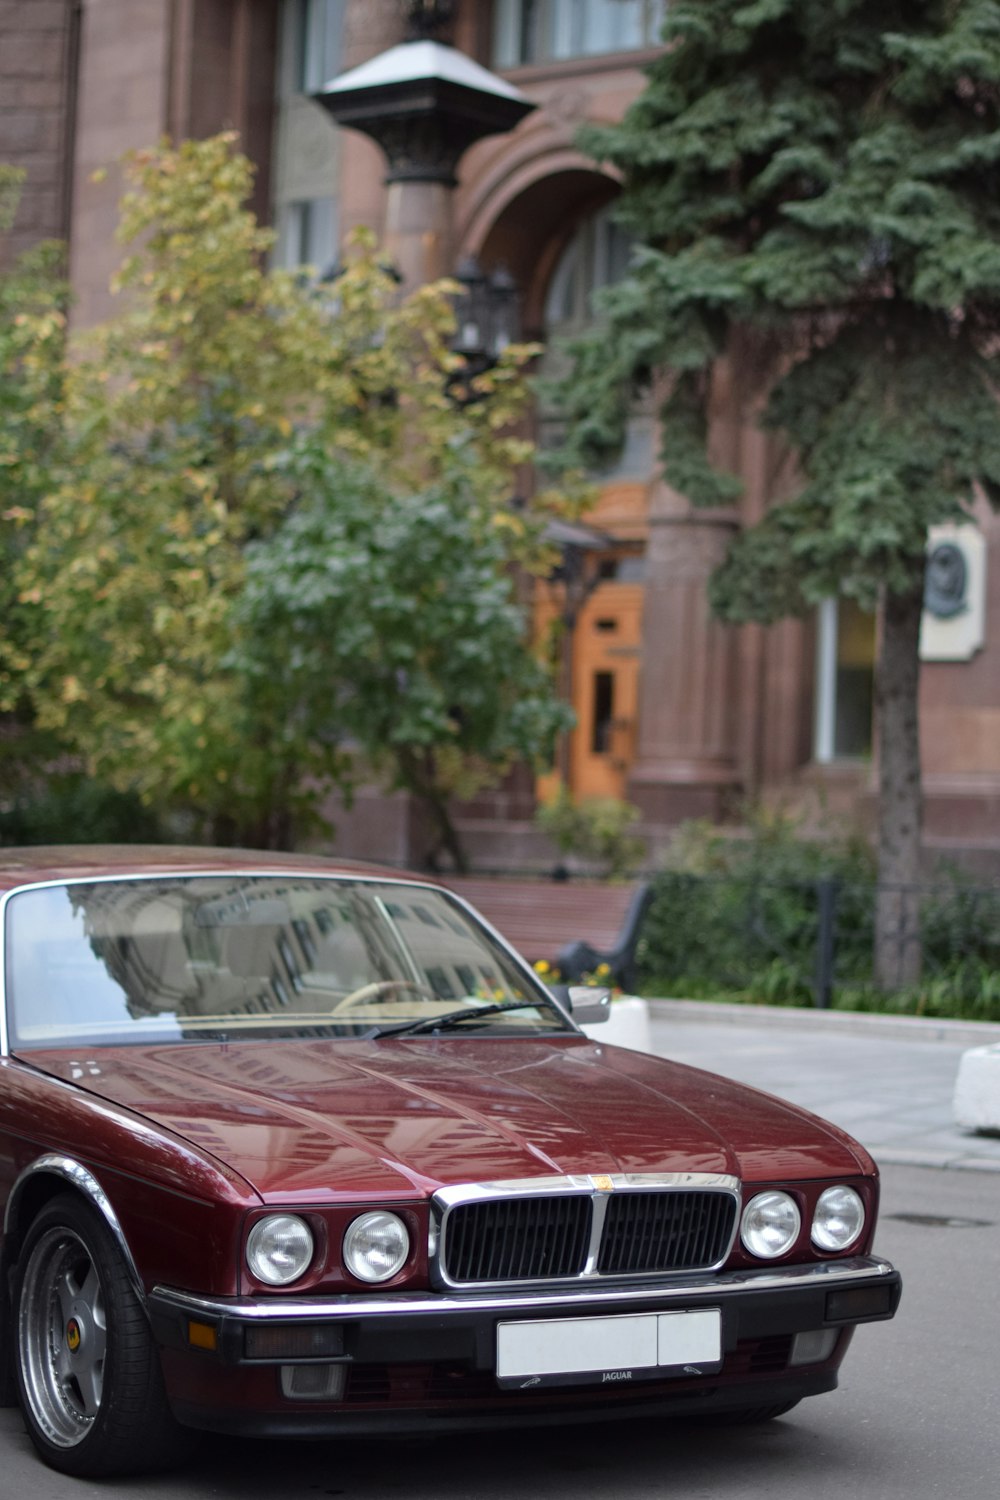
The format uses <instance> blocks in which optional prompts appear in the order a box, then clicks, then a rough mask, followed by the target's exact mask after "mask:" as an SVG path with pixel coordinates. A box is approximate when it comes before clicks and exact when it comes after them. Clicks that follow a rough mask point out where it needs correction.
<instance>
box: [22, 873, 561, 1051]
mask: <svg viewBox="0 0 1000 1500" xmlns="http://www.w3.org/2000/svg"><path fill="white" fill-rule="evenodd" d="M296 876H304V877H306V878H310V879H314V880H328V881H330V882H331V883H334V884H336V883H340V884H343V883H345V882H348V881H349V882H351V883H352V884H354V885H392V886H399V887H400V888H401V889H403V890H424V891H433V892H436V893H437V895H439V896H442V897H444V899H445V900H446V901H450V902H452V903H453V904H454V905H456V906H458V907H460V908H461V909H462V910H463V911H464V912H465V914H466V915H467V916H468V917H470V918H471V919H472V921H473V922H474V923H475V924H476V925H477V926H479V927H480V928H481V929H482V930H483V931H484V932H486V933H488V934H489V936H490V937H491V938H492V939H493V941H494V942H495V943H498V944H499V945H500V947H501V948H502V949H503V950H504V952H505V954H509V955H510V957H511V958H512V959H513V961H514V964H515V967H516V968H518V969H519V970H520V971H521V972H522V973H523V974H525V975H526V976H527V977H528V979H529V980H530V983H531V988H532V989H533V990H538V991H539V992H540V999H539V1008H540V1009H542V1008H543V1005H544V1004H545V1003H547V1004H548V1005H549V1006H551V1008H552V1009H553V1010H554V1011H555V1012H556V1013H557V1015H559V1016H561V1017H562V1018H563V1020H564V1021H565V1022H566V1023H567V1024H566V1026H565V1027H564V1028H562V1029H561V1030H560V1031H558V1032H556V1033H554V1034H555V1035H557V1036H583V1035H584V1033H583V1032H582V1031H581V1029H580V1027H579V1026H578V1025H577V1023H576V1022H575V1021H574V1020H573V1016H572V1014H571V1013H570V1011H568V1010H567V1008H566V1007H565V1006H564V1005H563V1004H562V1003H561V1001H559V1000H558V999H557V998H556V996H555V995H553V994H552V992H551V991H550V990H549V989H548V987H547V986H546V985H544V984H543V983H542V982H541V980H540V979H539V977H538V975H537V974H536V973H535V971H534V969H533V968H532V967H531V965H530V964H529V963H528V961H527V959H525V958H523V957H522V956H521V954H520V953H518V951H517V949H516V948H514V947H512V946H511V944H510V943H508V941H507V939H506V938H505V937H503V936H502V935H501V933H499V932H498V931H497V929H496V928H495V927H494V926H493V925H492V924H491V923H490V922H487V920H486V918H485V917H484V916H483V915H482V913H481V912H479V911H477V910H476V908H475V907H474V906H472V905H471V903H470V902H468V901H466V899H465V897H464V896H460V895H458V893H457V892H456V891H451V890H449V889H448V887H447V886H443V885H435V884H434V882H433V881H429V880H405V879H403V878H402V877H401V876H399V875H372V874H368V873H364V874H354V873H353V872H350V873H343V874H337V873H335V872H334V871H332V870H331V871H330V873H329V874H325V873H324V872H323V871H322V870H306V869H297V868H295V867H289V868H287V869H273V868H272V869H263V870H247V869H240V868H237V869H218V868H211V867H210V868H207V869H203V870H191V869H185V868H178V869H170V870H143V871H141V872H135V873H129V872H128V871H127V870H124V871H123V872H122V873H121V874H118V875H72V876H67V877H66V878H64V879H59V880H28V881H25V883H24V884H23V885H15V886H11V887H10V889H9V890H6V891H4V892H3V894H2V895H0V1058H5V1057H10V1055H11V1053H10V1029H9V1026H8V1020H7V907H8V906H9V904H10V902H11V901H12V900H13V898H14V897H15V896H20V895H24V894H26V893H27V892H29V891H48V890H58V889H59V888H60V887H62V886H73V885H126V884H134V883H136V882H138V881H152V880H202V879H204V880H223V879H232V880H288V879H293V878H295V877H296ZM458 1034H459V1033H455V1035H458ZM552 1034H553V1033H551V1032H548V1031H539V1032H537V1033H529V1034H528V1035H527V1037H526V1039H527V1040H531V1038H532V1036H535V1037H537V1038H539V1039H540V1038H542V1037H545V1036H550V1035H552ZM53 1045H59V1044H58V1043H53Z"/></svg>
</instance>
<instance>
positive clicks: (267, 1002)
mask: <svg viewBox="0 0 1000 1500" xmlns="http://www.w3.org/2000/svg"><path fill="white" fill-rule="evenodd" d="M6 941H7V958H8V964H7V975H8V989H7V995H8V1010H9V1014H10V1028H11V1033H12V1039H13V1041H14V1043H15V1045H17V1044H21V1045H27V1046H32V1045H34V1046H55V1045H58V1044H59V1043H60V1042H61V1041H67V1042H68V1041H78V1040H87V1041H88V1042H89V1043H91V1044H100V1043H101V1042H104V1043H106V1044H108V1045H111V1044H115V1043H120V1042H127V1041H186V1040H219V1039H224V1038H230V1037H236V1036H240V1035H248V1036H258V1037H259V1036H286V1037H287V1036H324V1037H329V1036H353V1037H357V1036H358V1035H359V1034H361V1033H362V1032H364V1031H372V1030H373V1029H374V1028H379V1029H381V1028H385V1029H386V1030H387V1031H388V1030H389V1029H390V1028H391V1026H392V1025H393V1024H394V1023H397V1022H399V1023H401V1022H406V1021H411V1020H424V1019H429V1018H431V1017H433V1016H434V1015H436V1014H441V1015H445V1014H447V1013H448V1012H450V1011H454V1010H455V1008H456V1006H457V1005H458V1006H466V1005H467V1006H474V1005H482V1006H483V1007H484V1008H485V1007H488V1006H497V1005H503V1004H516V1005H517V1007H518V1008H517V1011H516V1014H513V1015H508V1014H507V1013H505V1012H504V1011H495V1012H493V1013H492V1016H491V1025H495V1026H496V1028H497V1029H498V1030H500V1029H503V1030H505V1031H509V1030H510V1029H511V1028H516V1029H519V1030H522V1031H523V1030H534V1031H537V1030H553V1029H564V1028H565V1027H566V1022H565V1020H564V1018H563V1017H562V1016H561V1015H560V1014H559V1012H558V1011H557V1010H556V1009H555V1007H554V1006H552V1005H551V1004H550V1003H549V1002H548V999H547V996H546V994H545V991H544V990H542V989H541V988H540V987H539V986H538V985H537V984H536V983H535V982H534V981H533V979H532V977H531V976H530V974H528V973H526V972H525V971H524V969H523V968H521V967H520V966H519V965H518V964H517V963H515V962H514V961H513V960H512V959H511V957H510V956H509V955H508V954H507V953H506V952H505V950H504V949H503V948H501V947H500V946H499V945H498V944H497V943H496V942H494V940H493V939H492V938H491V937H490V936H489V935H488V934H487V933H485V932H484V931H483V930H482V929H481V928H480V927H479V926H478V924H476V923H475V922H474V921H473V920H472V919H471V918H470V917H469V916H468V915H467V914H466V912H465V911H464V909H463V908H462V907H461V906H459V905H458V904H457V903H456V902H454V901H452V900H451V898H450V897H449V896H448V895H447V894H446V893H444V892H441V891H438V890H436V889H434V888H432V887H427V886H420V885H409V884H407V883H403V882H401V883H399V884H395V883H391V882H376V881H364V880H338V879H323V878H313V877H299V876H291V877H279V876H266V877H265V876H244V875H240V876H191V877H185V878H173V879H170V878H156V879H150V880H114V881H96V882H93V883H89V884H83V883H81V884H69V885H64V886H53V887H48V888H39V889H37V890H29V891H22V892H19V893H17V894H16V895H15V896H14V897H12V899H11V901H10V902H9V904H8V908H7V932H6Z"/></svg>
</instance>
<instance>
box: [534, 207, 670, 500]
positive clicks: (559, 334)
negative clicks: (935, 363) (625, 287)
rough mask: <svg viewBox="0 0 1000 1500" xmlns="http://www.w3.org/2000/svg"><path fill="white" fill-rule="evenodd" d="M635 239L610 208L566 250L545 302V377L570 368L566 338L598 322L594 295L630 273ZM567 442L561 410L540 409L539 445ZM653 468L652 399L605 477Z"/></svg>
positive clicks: (643, 473)
mask: <svg viewBox="0 0 1000 1500" xmlns="http://www.w3.org/2000/svg"><path fill="white" fill-rule="evenodd" d="M631 256H632V239H631V237H630V236H629V235H628V234H627V233H626V231H625V230H624V229H622V227H621V225H620V224H618V223H617V222H616V221H615V219H614V217H613V206H612V205H611V204H609V205H608V206H607V207H606V208H602V209H601V210H600V211H599V212H598V213H596V214H594V216H593V217H592V218H590V219H587V220H586V222H585V223H583V224H582V225H581V226H580V228H579V229H578V230H577V232H576V234H575V235H574V236H573V238H572V239H571V240H570V242H569V244H568V245H567V246H566V248H565V250H564V251H563V253H562V255H561V257H560V259H559V262H558V264H557V266H556V268H555V271H554V272H553V275H552V280H551V281H550V283H549V289H548V294H547V296H546V298H545V314H544V316H545V336H546V341H547V348H546V352H545V355H544V356H543V360H542V374H543V375H544V376H545V378H546V379H556V380H557V379H559V378H560V377H562V376H564V375H566V374H567V373H568V372H569V369H570V368H571V364H570V356H569V355H568V354H567V352H566V349H565V341H566V340H567V339H572V338H576V337H577V336H579V335H580V334H582V333H584V332H585V331H586V329H588V328H590V327H592V326H593V324H594V323H595V322H597V321H598V319H599V317H600V314H599V312H598V311H596V310H595V307H594V293H595V292H599V291H600V290H601V289H602V287H608V286H613V285H614V284H615V282H618V281H621V280H622V278H623V277H624V276H625V275H626V274H627V272H628V268H629V262H630V260H631ZM564 439H565V430H564V424H563V422H562V420H561V418H560V414H559V412H558V411H557V410H554V409H552V408H551V407H547V406H546V405H545V398H544V397H543V399H542V403H541V404H540V406H539V409H538V441H539V443H540V444H541V446H542V447H543V448H552V447H556V446H558V445H559V443H560V442H562V441H564ZM652 467H653V420H652V413H651V409H650V401H649V398H648V397H647V398H645V399H644V400H641V401H640V402H639V404H638V406H637V408H636V410H635V411H634V412H633V414H632V416H631V417H630V418H629V422H628V426H627V429H626V434H625V445H624V448H623V450H622V453H621V455H620V457H619V458H618V460H617V462H616V463H615V464H614V465H613V466H612V467H611V468H610V469H608V470H606V471H605V472H604V473H603V474H600V475H595V476H594V477H595V478H600V479H612V478H614V479H625V478H634V477H642V478H645V477H648V475H649V474H650V473H651V472H652Z"/></svg>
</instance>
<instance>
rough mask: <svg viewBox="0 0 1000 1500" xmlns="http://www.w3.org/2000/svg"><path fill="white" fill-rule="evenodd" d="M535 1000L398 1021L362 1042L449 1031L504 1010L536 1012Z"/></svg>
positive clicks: (377, 1029)
mask: <svg viewBox="0 0 1000 1500" xmlns="http://www.w3.org/2000/svg"><path fill="white" fill-rule="evenodd" d="M539 1008H540V1004H539V1001H537V1000H499V1001H497V1003H496V1004H495V1005H463V1007H462V1009H461V1010H446V1011H445V1013H444V1015H443V1016H421V1017H420V1019H419V1020H418V1021H400V1022H399V1024H398V1025H396V1026H376V1027H374V1028H373V1029H372V1030H371V1031H366V1032H365V1034H364V1036H363V1037H362V1038H361V1040H362V1041H364V1042H369V1041H373V1040H374V1039H375V1038H376V1037H380V1036H416V1035H417V1034H418V1033H419V1032H421V1031H450V1030H451V1029H452V1027H454V1026H461V1024H462V1022H463V1021H478V1020H480V1018H481V1017H483V1016H498V1015H499V1014H500V1012H501V1011H505V1010H537V1009H539Z"/></svg>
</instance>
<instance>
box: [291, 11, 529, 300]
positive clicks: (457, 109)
mask: <svg viewBox="0 0 1000 1500" xmlns="http://www.w3.org/2000/svg"><path fill="white" fill-rule="evenodd" d="M453 10H454V6H453V5H451V4H446V3H442V0H418V3H413V4H410V5H409V7H408V13H409V32H408V40H406V41H404V42H401V43H400V44H399V45H398V46H396V47H390V48H389V49H388V51H386V52H382V53H380V54H379V55H378V56H377V57H373V58H371V59H370V60H369V61H368V62H365V63H362V64H361V66H360V67H357V68H352V69H351V70H350V71H349V72H347V73H342V74H341V75H340V77H338V78H335V79H334V80H333V81H332V82H331V83H329V84H328V85H327V86H326V88H324V89H323V90H321V91H320V93H318V94H317V95H316V96H315V97H316V99H317V100H318V102H319V103H320V104H322V106H323V107H324V109H326V110H327V111H328V112H329V113H330V114H331V115H332V116H333V118H334V119H335V120H336V121H337V123H338V124H340V125H347V126H350V127H351V128H352V129H354V130H360V131H362V132H363V133H364V134H365V135H367V136H369V137H370V138H371V139H372V140H374V141H375V142H377V144H378V145H379V146H381V148H382V150H383V151H384V152H385V155H386V159H387V163H388V170H387V172H386V177H385V182H386V187H387V189H388V191H387V196H386V226H385V241H386V248H387V251H388V253H389V255H390V256H391V258H392V260H393V263H394V264H395V265H396V267H397V268H398V270H399V271H400V273H401V275H402V278H403V281H404V283H405V284H406V285H408V286H419V285H422V284H423V283H425V282H427V281H433V280H436V279H437V278H438V277H439V276H445V275H448V274H449V273H450V272H451V270H452V266H453V248H452V192H453V190H454V188H455V185H456V176H455V172H456V168H457V166H458V163H459V160H460V159H461V157H462V155H463V154H464V153H465V152H466V151H467V150H468V148H469V147H470V146H471V145H473V143H474V142H476V141H478V140H481V139H482V138H483V137H484V136H488V135H496V134H500V133H502V132H504V131H508V130H512V129H513V128H514V126H515V125H516V124H517V123H518V121H520V120H522V119H523V118H524V117H525V115H527V114H528V113H529V112H530V111H531V110H533V109H534V108H535V105H534V104H533V103H532V101H531V100H530V99H527V98H525V96H524V95H523V94H522V93H521V92H520V91H519V90H518V89H515V88H513V87H512V85H511V84H509V83H507V82H506V80H505V79H503V78H499V77H498V76H497V75H496V74H495V73H491V72H489V71H488V70H487V69H486V68H483V67H481V66H480V65H479V64H478V63H477V62H474V61H473V60H472V58H470V57H467V56H466V55H465V53H463V52H459V51H457V50H456V49H455V48H454V47H452V46H449V45H448V44H447V43H446V42H443V41H441V40H439V37H440V36H441V35H442V34H444V33H445V32H446V31H447V28H448V25H449V23H450V20H451V16H452V12H453Z"/></svg>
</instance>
